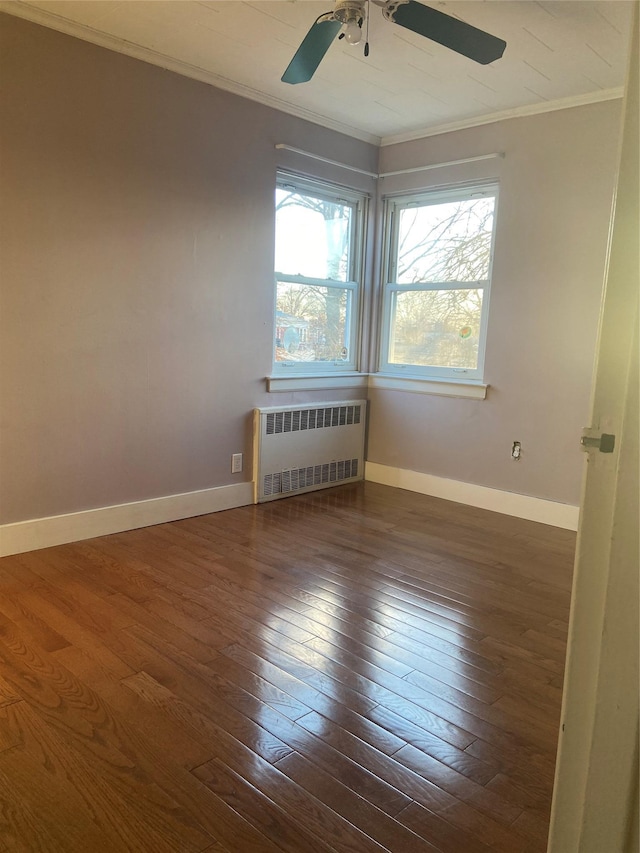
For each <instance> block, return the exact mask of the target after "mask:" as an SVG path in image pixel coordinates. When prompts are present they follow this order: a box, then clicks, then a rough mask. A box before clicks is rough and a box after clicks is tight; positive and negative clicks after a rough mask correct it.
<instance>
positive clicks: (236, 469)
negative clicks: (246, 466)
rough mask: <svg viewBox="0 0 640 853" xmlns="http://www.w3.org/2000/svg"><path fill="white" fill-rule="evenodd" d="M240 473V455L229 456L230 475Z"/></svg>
mask: <svg viewBox="0 0 640 853" xmlns="http://www.w3.org/2000/svg"><path fill="white" fill-rule="evenodd" d="M241 471H242V453H232V454H231V473H232V474H239V473H240V472H241Z"/></svg>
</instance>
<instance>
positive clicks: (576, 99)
mask: <svg viewBox="0 0 640 853" xmlns="http://www.w3.org/2000/svg"><path fill="white" fill-rule="evenodd" d="M623 96H624V88H623V87H622V86H620V87H617V88H615V89H602V90H601V91H599V92H588V93H587V94H586V95H574V96H571V97H570V98H558V99H557V100H555V101H544V102H543V103H541V104H530V105H528V106H525V107H514V108H513V109H511V110H501V111H500V112H497V113H490V114H489V115H486V116H475V117H474V118H469V119H463V120H462V121H454V122H450V123H449V124H438V125H434V126H433V127H429V128H425V129H423V130H409V131H407V132H406V133H397V134H394V135H393V136H383V137H382V139H381V140H380V146H381V147H385V146H387V145H397V144H398V143H400V142H413V141H415V140H417V139H426V138H428V137H429V136H440V135H441V134H443V133H452V132H453V131H456V130H468V129H469V128H472V127H480V126H481V125H483V124H494V123H495V122H498V121H506V120H507V119H512V118H524V117H526V116H534V115H540V114H541V113H550V112H555V111H556V110H568V109H571V108H572V107H584V106H587V105H588V104H598V103H600V102H601V101H614V100H617V99H618V98H622V97H623Z"/></svg>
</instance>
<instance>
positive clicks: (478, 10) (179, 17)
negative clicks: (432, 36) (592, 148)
mask: <svg viewBox="0 0 640 853" xmlns="http://www.w3.org/2000/svg"><path fill="white" fill-rule="evenodd" d="M332 5H333V4H332V0H322V2H316V0H251V2H242V0H210V1H209V2H204V0H203V1H202V2H195V0H194V2H192V1H191V0H178V2H174V0H146V1H145V2H138V0H94V2H86V1H85V0H2V2H0V9H2V10H3V11H5V12H9V13H11V14H15V15H19V16H21V17H25V18H29V19H30V20H34V21H37V22H39V23H41V24H44V25H45V26H49V27H52V28H54V29H57V30H62V31H63V32H67V33H70V34H72V35H75V36H77V37H78V38H82V39H85V40H87V41H91V42H95V43H97V44H101V45H104V46H106V47H109V48H111V49H113V50H117V51H120V52H122V53H127V54H129V55H133V56H137V57H139V58H141V59H145V60H146V61H148V62H152V63H154V64H156V65H161V66H162V67H165V68H171V69H173V70H175V71H178V72H179V73H182V74H186V75H187V76H190V77H195V78H197V79H200V80H204V81H206V82H210V83H212V84H213V85H215V86H218V87H220V88H223V89H227V90H230V91H233V92H237V93H239V94H241V95H244V96H245V97H249V98H252V99H253V100H258V101H262V102H264V103H267V104H269V105H271V106H274V107H277V108H279V109H283V110H285V111H286V112H290V113H294V114H296V115H301V116H303V117H305V118H309V119H311V120H312V121H316V122H319V123H322V124H325V125H327V126H329V127H334V128H336V129H338V130H341V131H343V132H346V133H349V134H351V135H353V136H357V137H359V138H362V139H367V140H370V141H372V142H380V141H382V143H383V144H384V143H387V142H391V141H398V140H400V139H410V138H416V137H418V136H423V135H427V134H430V133H434V132H441V131H442V130H443V129H450V128H451V129H453V128H455V127H461V126H468V125H471V124H478V123H483V122H486V121H487V120H490V119H493V118H494V117H498V116H503V115H517V114H526V113H532V112H539V111H543V110H546V109H554V108H558V107H561V106H568V105H570V104H579V103H589V102H591V101H597V100H604V99H607V98H611V97H619V96H620V94H621V87H622V86H623V83H624V78H625V72H626V61H627V60H626V57H627V50H628V42H629V31H630V21H631V7H632V3H631V2H630V0H539V2H534V0H466V2H462V0H447V2H431V4H430V5H432V6H434V7H436V8H438V9H440V10H441V11H443V12H446V13H447V14H450V15H453V16H455V17H459V18H461V19H462V20H464V21H467V22H468V23H470V24H473V25H474V26H476V27H479V28H480V29H483V30H486V31H488V32H490V33H492V34H493V35H496V36H499V37H500V38H503V39H505V40H506V42H507V49H506V51H505V54H504V56H503V58H502V59H499V60H497V61H496V62H495V63H493V64H492V65H488V66H481V65H478V64H476V63H474V62H472V61H471V60H469V59H466V58H465V57H463V56H459V55H458V54H456V53H454V52H452V51H450V50H447V49H446V48H444V47H441V46H440V45H438V44H436V43H435V42H431V41H429V40H428V39H425V38H423V37H421V36H418V35H416V34H414V33H411V32H409V31H408V30H406V29H403V28H402V27H399V26H397V25H395V24H392V23H389V22H388V21H386V20H384V19H383V17H382V13H381V10H380V9H379V8H378V7H376V6H374V5H373V4H371V18H370V26H369V42H370V46H371V52H370V55H369V58H368V59H365V58H364V56H363V51H362V45H359V46H356V47H352V46H350V45H347V44H346V43H345V41H344V40H342V41H338V40H336V41H335V42H334V43H333V44H332V46H331V47H330V49H329V52H328V53H327V55H326V56H325V58H324V60H323V62H322V64H321V65H320V68H319V69H318V71H317V72H316V74H315V76H314V78H313V80H312V81H311V82H309V83H304V84H298V85H296V86H291V85H288V84H286V83H282V82H280V77H281V75H282V73H283V71H284V69H285V68H286V66H287V65H288V63H289V61H290V59H291V57H292V56H293V54H294V53H295V51H296V49H297V47H298V45H299V44H300V42H301V41H302V39H303V38H304V36H305V34H306V32H307V31H308V29H309V28H310V26H311V25H312V24H313V22H314V20H315V19H316V18H317V16H318V15H320V14H322V13H323V12H326V11H329V10H331V8H332ZM427 5H429V4H427Z"/></svg>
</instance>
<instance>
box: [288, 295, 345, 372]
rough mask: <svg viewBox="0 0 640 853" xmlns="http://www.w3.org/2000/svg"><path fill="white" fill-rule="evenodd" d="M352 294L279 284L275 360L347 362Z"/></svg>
mask: <svg viewBox="0 0 640 853" xmlns="http://www.w3.org/2000/svg"><path fill="white" fill-rule="evenodd" d="M350 313H351V291H349V290H346V289H344V288H342V287H312V286H310V285H307V284H299V283H298V282H283V281H279V282H277V285H276V340H275V355H274V359H275V361H296V362H309V361H314V362H315V361H347V360H349V359H350V358H352V355H351V354H350V353H349V351H348V341H347V335H348V327H349V319H350V318H349V315H350Z"/></svg>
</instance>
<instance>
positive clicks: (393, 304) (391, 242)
mask: <svg viewBox="0 0 640 853" xmlns="http://www.w3.org/2000/svg"><path fill="white" fill-rule="evenodd" d="M496 201H497V187H496V186H493V185H492V186H487V185H484V186H477V187H466V188H465V189H464V190H461V189H457V190H449V191H437V192H428V193H422V194H421V195H418V196H412V197H407V196H405V197H402V198H394V199H388V200H387V202H386V234H387V241H386V242H387V248H388V251H387V258H386V261H385V280H386V284H385V285H384V299H383V313H382V335H381V359H380V369H381V371H383V372H385V373H390V374H396V375H412V376H416V377H428V378H434V379H435V378H449V379H450V378H458V379H470V380H481V379H482V372H483V363H484V348H485V338H486V328H487V313H488V303H489V286H490V280H491V259H492V255H493V236H494V221H495V209H496Z"/></svg>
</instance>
